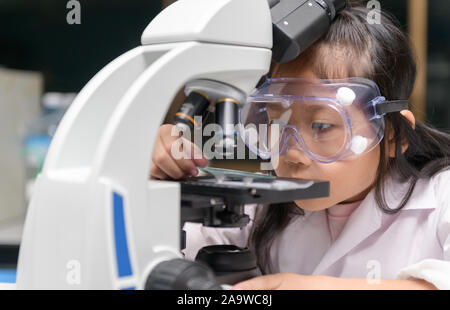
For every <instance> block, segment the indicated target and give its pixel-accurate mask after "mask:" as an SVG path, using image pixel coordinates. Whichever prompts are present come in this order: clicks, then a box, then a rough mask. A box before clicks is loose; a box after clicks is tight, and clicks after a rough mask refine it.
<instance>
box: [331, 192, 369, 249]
mask: <svg viewBox="0 0 450 310" xmlns="http://www.w3.org/2000/svg"><path fill="white" fill-rule="evenodd" d="M361 202H362V201H357V202H352V203H346V204H338V205H335V206H332V207H331V208H328V209H326V214H327V220H328V228H329V230H330V238H331V243H333V242H334V241H336V239H337V238H338V237H339V235H340V234H341V232H342V230H343V229H344V226H345V223H347V220H348V218H349V217H350V215H351V214H352V212H353V211H354V210H355V209H356V208H358V206H359V205H360V204H361Z"/></svg>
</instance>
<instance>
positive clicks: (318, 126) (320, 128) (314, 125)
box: [311, 122, 333, 132]
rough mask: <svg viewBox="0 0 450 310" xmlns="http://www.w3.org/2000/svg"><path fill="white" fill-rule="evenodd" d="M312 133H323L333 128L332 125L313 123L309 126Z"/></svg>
mask: <svg viewBox="0 0 450 310" xmlns="http://www.w3.org/2000/svg"><path fill="white" fill-rule="evenodd" d="M311 127H312V129H313V131H314V132H323V131H326V130H328V129H330V128H332V127H333V125H332V124H328V123H323V122H313V123H312V125H311Z"/></svg>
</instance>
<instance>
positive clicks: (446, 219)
mask: <svg viewBox="0 0 450 310" xmlns="http://www.w3.org/2000/svg"><path fill="white" fill-rule="evenodd" d="M439 179H440V181H441V182H439V183H440V184H439V185H438V186H437V188H436V191H437V193H436V194H437V196H438V197H440V199H439V200H438V201H439V203H440V204H441V208H442V209H441V212H440V214H439V218H438V220H437V238H438V239H439V242H440V244H441V245H442V250H443V259H442V260H440V259H425V260H422V261H420V262H418V263H416V264H414V265H411V266H407V267H406V268H403V269H402V270H401V271H400V273H399V275H398V277H397V278H398V279H408V278H417V279H423V280H425V281H427V282H429V283H431V284H433V285H434V286H436V288H438V289H441V290H450V195H449V191H448V188H450V181H449V180H450V174H449V173H448V172H445V173H443V174H442V175H441V178H439Z"/></svg>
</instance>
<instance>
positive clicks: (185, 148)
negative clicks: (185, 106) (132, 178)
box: [150, 124, 208, 179]
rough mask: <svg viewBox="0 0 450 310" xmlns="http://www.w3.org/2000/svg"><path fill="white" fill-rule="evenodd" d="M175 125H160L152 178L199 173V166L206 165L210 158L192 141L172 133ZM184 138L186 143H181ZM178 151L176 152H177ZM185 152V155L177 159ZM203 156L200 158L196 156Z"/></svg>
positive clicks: (153, 159)
mask: <svg viewBox="0 0 450 310" xmlns="http://www.w3.org/2000/svg"><path fill="white" fill-rule="evenodd" d="M173 127H174V125H170V124H166V125H163V126H161V127H160V129H159V132H158V137H157V138H156V142H155V147H154V150H153V156H152V166H151V170H150V177H151V178H152V179H155V178H158V179H168V178H172V179H180V178H182V177H185V176H194V175H197V174H198V170H197V168H196V167H197V166H200V167H205V166H206V165H207V164H208V160H207V159H206V158H205V157H203V156H202V155H201V154H202V153H201V150H200V149H199V148H198V147H197V146H196V145H195V144H194V143H192V142H190V141H188V140H186V139H184V138H180V137H179V136H173V135H172V129H173ZM179 139H183V141H184V143H183V144H182V147H181V143H179V142H180V141H182V140H179ZM175 151H176V152H175ZM180 153H183V154H184V156H182V157H181V158H178V159H177V156H179V155H180ZM194 154H197V156H196V157H199V156H201V158H200V159H197V158H194Z"/></svg>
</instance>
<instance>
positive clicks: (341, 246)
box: [305, 176, 436, 274]
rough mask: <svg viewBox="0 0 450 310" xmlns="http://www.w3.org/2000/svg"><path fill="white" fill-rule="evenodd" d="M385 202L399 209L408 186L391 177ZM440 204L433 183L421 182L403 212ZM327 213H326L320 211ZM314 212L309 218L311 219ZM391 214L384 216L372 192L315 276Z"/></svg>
mask: <svg viewBox="0 0 450 310" xmlns="http://www.w3.org/2000/svg"><path fill="white" fill-rule="evenodd" d="M385 185H386V186H385V192H384V193H385V199H386V203H387V205H388V206H389V207H390V208H397V207H398V205H399V204H400V202H401V201H402V198H403V196H404V194H405V193H406V192H407V189H408V184H407V183H403V184H402V183H400V182H399V181H398V178H395V177H392V176H388V177H387V179H386V183H385ZM434 208H436V201H435V195H434V189H433V186H432V185H431V182H430V180H429V179H423V180H419V181H418V182H417V184H416V187H415V189H414V191H413V194H412V195H411V197H410V199H409V201H408V203H407V204H406V205H405V206H404V207H403V208H402V209H401V210H400V211H399V212H408V210H415V209H434ZM319 212H325V211H319ZM310 214H311V212H307V213H306V214H305V215H306V216H310ZM389 216H390V214H387V213H384V212H383V211H382V210H381V209H380V207H378V205H377V203H376V201H375V189H372V190H371V191H370V192H369V194H367V196H366V198H365V199H364V200H363V201H362V202H361V204H360V205H359V207H358V208H357V209H356V210H355V211H353V213H352V215H351V216H350V218H349V219H348V221H347V223H346V224H345V227H344V229H343V230H342V232H341V234H340V236H339V237H338V238H337V239H336V241H335V242H334V243H333V244H332V245H331V247H330V249H329V250H328V251H327V252H326V254H325V256H324V257H323V258H322V260H321V261H320V263H319V264H318V265H317V267H316V269H315V270H314V274H323V273H324V272H325V271H326V269H327V268H329V267H330V266H331V265H332V264H333V263H335V262H336V261H337V260H339V259H340V258H341V257H343V256H344V255H346V254H347V253H349V252H350V251H351V250H352V249H353V248H355V247H356V246H357V245H358V244H360V243H361V242H363V241H364V240H365V239H366V238H367V237H369V236H370V235H372V234H373V233H374V232H376V231H377V230H378V229H379V228H380V227H381V226H382V224H383V219H387V217H389Z"/></svg>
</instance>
